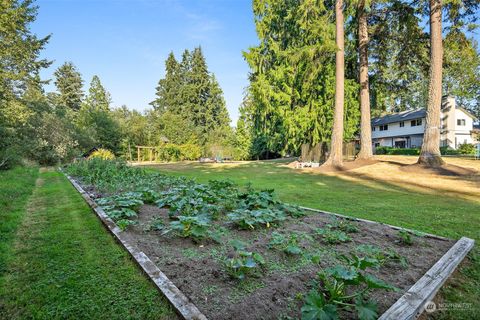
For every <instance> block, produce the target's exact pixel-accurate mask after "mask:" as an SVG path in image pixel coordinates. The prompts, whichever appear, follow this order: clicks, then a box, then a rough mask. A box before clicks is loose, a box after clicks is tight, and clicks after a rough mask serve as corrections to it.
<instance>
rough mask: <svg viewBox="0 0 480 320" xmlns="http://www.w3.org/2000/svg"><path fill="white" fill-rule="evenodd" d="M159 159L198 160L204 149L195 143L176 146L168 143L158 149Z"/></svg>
mask: <svg viewBox="0 0 480 320" xmlns="http://www.w3.org/2000/svg"><path fill="white" fill-rule="evenodd" d="M157 150H158V159H160V160H161V161H183V160H197V159H198V158H200V156H201V155H202V149H201V148H200V147H199V146H197V145H196V144H193V143H186V144H182V145H176V144H173V143H167V144H164V145H162V146H159V147H158V148H157Z"/></svg>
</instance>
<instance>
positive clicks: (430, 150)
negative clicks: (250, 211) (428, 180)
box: [418, 0, 444, 167]
mask: <svg viewBox="0 0 480 320" xmlns="http://www.w3.org/2000/svg"><path fill="white" fill-rule="evenodd" d="M442 59H443V45H442V0H430V83H429V86H428V104H427V119H426V123H425V134H424V135H423V143H422V150H421V152H420V157H419V158H418V163H419V164H423V165H428V166H431V167H437V166H441V165H442V164H444V162H443V160H442V157H441V154H440V108H441V104H442Z"/></svg>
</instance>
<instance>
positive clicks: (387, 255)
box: [356, 245, 408, 268]
mask: <svg viewBox="0 0 480 320" xmlns="http://www.w3.org/2000/svg"><path fill="white" fill-rule="evenodd" d="M356 252H357V253H359V254H361V255H363V256H365V257H368V258H370V259H374V260H377V261H378V262H379V264H380V266H383V265H385V264H387V263H389V262H395V263H399V264H400V265H401V266H402V267H403V268H407V267H408V262H407V259H406V258H405V257H403V256H401V255H400V254H398V253H397V252H396V251H395V250H393V249H389V250H387V251H384V250H382V249H380V248H379V247H376V246H373V245H360V246H358V247H357V248H356Z"/></svg>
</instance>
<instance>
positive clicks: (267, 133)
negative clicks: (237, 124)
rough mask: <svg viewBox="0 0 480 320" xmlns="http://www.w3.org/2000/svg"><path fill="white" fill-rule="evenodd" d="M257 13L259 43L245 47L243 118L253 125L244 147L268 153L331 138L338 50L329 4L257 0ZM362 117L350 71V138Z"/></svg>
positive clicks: (347, 86) (347, 84)
mask: <svg viewBox="0 0 480 320" xmlns="http://www.w3.org/2000/svg"><path fill="white" fill-rule="evenodd" d="M253 12H254V18H255V25H256V29H257V34H258V36H259V40H260V44H259V45H258V46H255V47H251V48H249V49H248V50H247V52H244V57H245V59H246V60H247V62H248V64H249V66H250V69H251V74H250V86H249V88H248V94H247V97H246V101H245V103H244V105H243V106H242V110H241V111H242V114H241V117H240V119H241V120H242V121H243V124H244V125H248V126H249V128H248V129H246V130H245V128H242V130H243V132H242V135H243V136H239V138H242V140H243V141H242V143H245V140H246V141H248V142H249V143H250V145H251V146H250V148H245V147H244V146H242V148H243V150H245V149H248V151H249V153H250V154H251V156H252V157H253V158H257V157H258V158H269V157H274V156H277V155H285V154H288V153H290V154H296V153H298V152H299V150H300V146H301V144H302V143H312V144H316V143H318V142H320V141H329V140H330V137H331V131H332V117H333V110H332V106H333V100H334V87H335V52H336V45H335V41H334V21H332V19H331V10H330V8H327V7H326V4H325V3H323V2H322V3H319V2H318V1H310V0H309V1H302V2H300V3H297V2H285V1H261V0H258V1H254V2H253ZM306 12H308V14H305V13H306ZM358 120H359V110H358V85H357V84H356V75H355V77H352V78H348V75H347V79H346V81H345V138H346V139H350V138H351V137H353V134H354V133H355V132H356V131H357V124H358ZM247 139H248V140H247ZM245 151H247V150H245ZM245 151H244V152H245Z"/></svg>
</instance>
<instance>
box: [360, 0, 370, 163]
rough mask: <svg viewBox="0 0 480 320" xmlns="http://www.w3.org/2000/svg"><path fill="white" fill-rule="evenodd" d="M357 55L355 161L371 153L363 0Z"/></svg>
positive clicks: (366, 37)
mask: <svg viewBox="0 0 480 320" xmlns="http://www.w3.org/2000/svg"><path fill="white" fill-rule="evenodd" d="M358 14H359V16H358V43H359V46H358V55H359V57H360V74H359V81H360V112H361V120H360V152H359V153H358V155H357V159H370V158H372V156H373V152H372V126H371V115H370V92H369V86H368V41H369V40H368V25H367V13H366V12H365V0H360V3H359V5H358Z"/></svg>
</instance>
